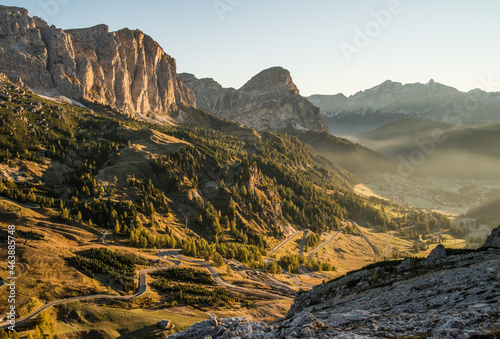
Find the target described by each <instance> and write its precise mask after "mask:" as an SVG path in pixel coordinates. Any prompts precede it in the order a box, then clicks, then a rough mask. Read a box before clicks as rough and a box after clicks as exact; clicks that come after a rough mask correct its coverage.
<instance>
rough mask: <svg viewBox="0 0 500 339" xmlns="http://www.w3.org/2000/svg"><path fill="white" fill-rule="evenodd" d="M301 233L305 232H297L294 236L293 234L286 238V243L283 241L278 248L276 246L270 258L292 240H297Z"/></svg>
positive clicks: (270, 253)
mask: <svg viewBox="0 0 500 339" xmlns="http://www.w3.org/2000/svg"><path fill="white" fill-rule="evenodd" d="M300 232H303V231H297V232H295V233H294V234H292V235H291V236H289V237H288V238H286V240H285V241H283V242H282V243H281V244H279V245H278V246H276V247H275V248H274V249H273V250H272V251H270V252H269V256H272V255H273V254H274V253H276V252H277V251H278V250H279V249H280V248H282V247H283V246H285V245H286V244H288V242H290V240H292V239H293V238H295V237H296V236H297V235H298V234H299V233H300Z"/></svg>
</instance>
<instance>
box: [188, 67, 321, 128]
mask: <svg viewBox="0 0 500 339" xmlns="http://www.w3.org/2000/svg"><path fill="white" fill-rule="evenodd" d="M179 76H180V78H181V79H182V81H183V82H184V83H185V84H186V85H187V86H188V87H189V88H190V89H191V90H193V92H194V94H195V96H196V101H197V106H198V108H200V109H203V110H205V111H207V112H208V113H211V114H214V115H216V116H218V117H221V118H225V119H229V120H233V121H236V122H238V123H241V124H243V125H246V126H249V127H252V128H257V129H262V130H270V131H282V130H286V129H288V128H293V129H296V130H316V131H328V127H327V125H326V122H325V120H324V118H323V116H322V115H321V113H320V110H319V108H317V107H315V106H314V105H312V104H311V103H310V102H309V101H308V100H306V99H305V98H304V97H302V96H301V95H300V93H299V90H298V89H297V86H295V84H294V83H293V81H292V78H291V76H290V72H288V71H287V70H286V69H283V68H281V67H273V68H269V69H266V70H264V71H262V72H260V73H259V74H257V75H256V76H254V77H253V78H252V79H250V81H248V82H247V83H246V84H245V85H243V86H242V87H241V88H240V89H238V90H235V89H233V88H223V87H222V86H221V85H220V84H218V83H217V82H215V81H214V80H213V79H201V80H199V79H196V78H195V77H194V75H192V74H180V75H179Z"/></svg>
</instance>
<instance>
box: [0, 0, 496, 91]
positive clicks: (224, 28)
mask: <svg viewBox="0 0 500 339" xmlns="http://www.w3.org/2000/svg"><path fill="white" fill-rule="evenodd" d="M394 1H395V3H397V2H399V3H400V5H399V6H395V7H394V8H393V13H392V14H390V18H386V22H387V23H384V24H383V25H381V24H380V23H377V21H376V19H375V18H374V16H373V14H372V12H376V13H379V12H380V11H387V10H388V8H389V7H390V4H391V2H394ZM1 3H2V4H4V5H12V6H20V7H25V8H27V9H28V10H29V11H30V15H39V16H42V17H44V18H45V19H46V20H47V21H48V23H49V24H54V25H55V26H57V27H60V28H79V27H88V26H92V25H96V24H100V23H105V24H107V25H108V26H109V27H110V29H111V30H118V29H120V28H123V27H129V28H132V29H135V28H137V29H140V30H142V31H144V32H145V33H147V34H149V35H151V36H152V37H153V38H154V39H155V40H156V41H158V42H159V43H160V44H161V45H162V47H163V49H164V50H165V51H166V52H167V53H168V54H170V55H172V56H173V57H174V58H176V60H177V66H178V71H179V72H190V73H194V74H195V75H196V76H197V77H199V78H201V77H211V78H214V79H215V80H217V81H218V82H220V83H221V84H222V85H223V86H225V87H236V88H238V87H240V86H242V85H243V84H244V83H245V82H246V81H247V80H249V79H250V78H251V77H252V76H253V75H255V74H256V73H258V72H259V71H261V70H263V69H265V68H268V67H271V66H277V65H279V66H283V67H285V68H287V69H288V70H290V72H291V74H292V77H293V79H294V82H295V83H296V84H297V86H298V87H299V89H300V90H301V93H302V94H303V95H310V94H315V93H321V94H334V93H340V92H341V93H344V94H353V93H355V92H357V91H359V90H363V89H366V88H370V87H373V86H375V85H377V84H379V83H381V82H383V81H385V80H387V79H390V80H393V81H399V82H403V83H410V82H423V83H425V82H427V81H428V80H429V79H431V78H433V79H434V80H435V81H437V82H441V83H444V84H447V85H450V86H454V87H457V88H458V89H460V90H464V91H467V90H470V89H472V88H476V87H479V88H483V89H490V90H497V91H500V87H498V84H496V87H495V86H492V87H490V88H485V86H484V85H482V84H481V79H487V78H490V79H493V80H494V82H497V80H498V82H500V67H499V62H500V20H499V14H500V1H498V0H482V1H465V0H418V1H417V0H400V1H397V0H370V1H368V0H367V1H363V0H359V1H353V0H308V1H305V0H302V1H299V0H272V1H269V0H267V1H265V0H150V1H148V0H143V1H137V0H135V1H129V0H122V1H111V0H101V1H95V0H86V1H79V0H15V1H5V0H4V1H1ZM385 13H387V12H385ZM389 13H390V12H389ZM356 28H359V30H360V31H361V32H364V34H366V33H367V32H366V30H367V29H368V33H369V34H371V35H372V36H371V37H368V38H369V43H366V41H361V42H363V43H364V44H366V46H363V45H362V44H359V43H358V45H356V44H355V37H356V35H357V34H358V33H356V31H355V30H356ZM358 35H359V34H358ZM358 40H363V39H359V38H358ZM365 40H366V39H365ZM347 45H350V46H352V47H353V48H356V52H352V51H353V50H354V49H353V48H351V49H350V51H351V52H352V53H351V55H350V62H349V61H348V58H346V56H345V53H343V52H342V46H344V49H346V46H347ZM349 48H350V47H349ZM347 54H348V53H347Z"/></svg>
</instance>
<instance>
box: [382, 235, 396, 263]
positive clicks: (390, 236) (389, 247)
mask: <svg viewBox="0 0 500 339" xmlns="http://www.w3.org/2000/svg"><path fill="white" fill-rule="evenodd" d="M393 235H394V233H391V234H389V236H388V237H387V239H385V244H386V245H387V249H386V250H385V252H384V254H382V256H383V257H384V258H385V257H387V256H388V255H389V253H391V252H392V250H393V248H392V246H391V244H390V241H391V238H392V236H393Z"/></svg>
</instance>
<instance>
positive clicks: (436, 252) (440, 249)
mask: <svg viewBox="0 0 500 339" xmlns="http://www.w3.org/2000/svg"><path fill="white" fill-rule="evenodd" d="M446 257H447V255H446V248H445V247H444V246H443V245H441V244H439V245H437V246H436V248H434V249H433V250H432V251H431V253H429V256H428V257H427V259H429V260H440V259H446Z"/></svg>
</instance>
